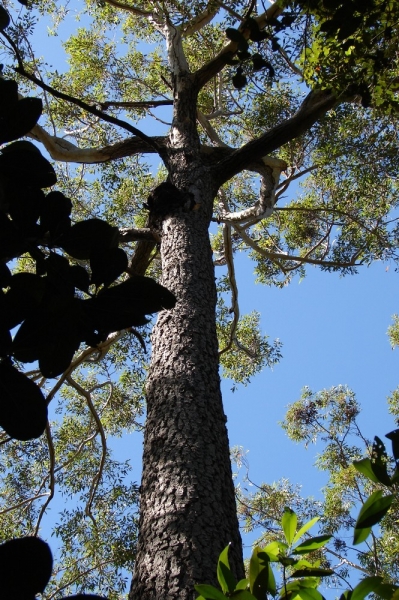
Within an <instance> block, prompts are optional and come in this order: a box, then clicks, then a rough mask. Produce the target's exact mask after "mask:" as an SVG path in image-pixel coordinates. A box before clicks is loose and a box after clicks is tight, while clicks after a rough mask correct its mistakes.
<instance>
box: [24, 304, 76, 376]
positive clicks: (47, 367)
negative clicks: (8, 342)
mask: <svg viewBox="0 0 399 600" xmlns="http://www.w3.org/2000/svg"><path fill="white" fill-rule="evenodd" d="M82 303H83V301H82V300H79V299H78V298H69V297H62V296H59V297H53V298H51V297H49V298H47V299H46V302H42V303H41V305H40V307H39V308H38V309H37V311H36V312H35V313H33V314H32V316H31V317H30V318H29V319H26V320H25V321H24V322H23V323H22V325H21V327H20V328H19V329H18V331H17V333H16V335H15V338H14V341H13V344H12V352H13V354H14V356H15V358H16V359H17V360H21V361H22V362H32V361H34V360H38V361H39V368H40V371H41V372H42V374H43V376H44V377H50V378H51V377H57V376H58V375H61V373H63V372H64V371H65V369H67V368H68V366H69V365H70V363H71V360H72V358H73V355H74V353H75V352H76V350H78V348H79V345H80V343H81V342H82V341H83V340H84V339H85V337H86V333H87V329H88V328H87V324H86V323H85V314H84V312H83V306H82Z"/></svg>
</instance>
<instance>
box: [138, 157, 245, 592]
mask: <svg viewBox="0 0 399 600" xmlns="http://www.w3.org/2000/svg"><path fill="white" fill-rule="evenodd" d="M177 162H178V163H179V166H180V174H177V175H176V176H175V178H174V182H175V183H179V182H180V183H181V184H182V185H184V188H185V189H186V190H187V189H188V188H190V185H189V181H188V176H189V175H190V177H189V178H190V179H191V182H192V184H191V190H194V191H195V196H196V202H198V200H200V202H201V206H200V208H199V210H191V211H189V212H184V211H181V212H180V213H179V212H178V213H177V214H174V215H173V216H170V215H168V217H167V218H165V219H164V220H163V222H162V227H161V231H162V233H161V235H162V238H161V239H162V243H161V255H162V283H163V285H165V286H166V287H168V288H169V289H170V290H171V291H173V292H174V293H175V295H176V297H177V305H176V307H175V309H174V310H173V311H167V312H163V313H161V314H160V316H159V318H158V322H157V324H156V326H155V329H154V332H153V336H152V342H153V348H152V360H151V368H150V372H149V376H148V383H147V421H146V430H145V440H144V455H143V465H144V466H143V476H142V484H141V505H140V509H141V513H140V534H139V543H138V553H137V560H136V565H135V572H134V578H133V583H132V589H131V594H130V598H131V600H133V599H134V600H139V599H140V600H149V599H151V600H163V599H165V600H166V599H168V600H171V599H174V598H176V600H177V599H179V600H184V599H190V600H192V599H193V598H195V595H196V594H195V592H194V588H193V584H194V583H212V582H213V583H214V582H215V573H216V565H217V557H218V555H219V553H220V552H221V550H222V549H223V548H224V546H226V545H227V544H228V543H230V542H231V543H232V547H231V550H230V556H231V564H232V566H233V568H234V570H235V573H236V576H237V577H239V578H241V577H243V572H242V569H243V568H242V548H241V538H240V534H239V529H238V521H237V515H236V505H235V496H234V487H233V482H232V473H231V465H230V457H229V444H228V436H227V430H226V417H225V415H224V412H223V406H222V399H221V393H220V379H219V374H218V346H217V338H216V326H215V305H216V288H215V274H214V267H213V261H212V250H211V248H210V243H209V233H208V228H209V221H210V214H211V205H212V200H213V195H214V190H212V189H210V188H211V182H210V177H209V173H208V175H207V173H206V172H205V170H204V169H203V168H202V169H200V170H201V171H202V175H199V173H198V172H197V173H196V176H194V177H193V175H195V174H194V171H195V168H194V169H193V168H192V167H193V165H192V164H191V168H187V167H190V165H187V166H186V168H183V169H181V167H184V164H183V163H184V157H180V158H179V159H178V160H177ZM196 182H197V183H196ZM198 182H202V183H201V187H202V189H200V188H199V185H198ZM199 194H201V196H202V197H201V198H199Z"/></svg>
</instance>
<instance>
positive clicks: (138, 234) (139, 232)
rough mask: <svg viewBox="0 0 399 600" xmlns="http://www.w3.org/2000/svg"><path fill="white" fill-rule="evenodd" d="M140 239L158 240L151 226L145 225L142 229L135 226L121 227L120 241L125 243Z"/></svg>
mask: <svg viewBox="0 0 399 600" xmlns="http://www.w3.org/2000/svg"><path fill="white" fill-rule="evenodd" d="M139 241H148V242H155V241H156V239H155V237H154V234H153V232H152V230H151V229H150V228H149V227H143V228H141V229H136V228H134V227H123V228H121V229H119V242H121V243H123V242H139Z"/></svg>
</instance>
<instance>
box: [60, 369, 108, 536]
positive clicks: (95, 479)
mask: <svg viewBox="0 0 399 600" xmlns="http://www.w3.org/2000/svg"><path fill="white" fill-rule="evenodd" d="M66 381H67V382H68V383H69V385H70V386H71V387H73V388H75V390H76V391H77V392H78V394H79V395H80V396H83V397H84V398H85V399H86V402H87V405H88V407H89V410H90V412H91V414H92V416H93V419H94V421H95V423H96V425H97V429H98V432H99V433H100V438H101V446H102V452H101V460H100V464H99V467H98V471H97V473H96V474H95V476H94V477H93V480H92V482H91V486H90V492H89V498H88V500H87V503H86V508H85V514H86V516H87V517H89V518H90V519H91V520H92V522H93V524H94V526H95V527H97V524H96V521H95V519H94V517H93V514H92V512H91V507H92V504H93V501H94V497H95V494H96V491H97V489H98V486H99V485H100V481H101V477H102V474H103V472H104V465H105V458H106V455H107V440H106V437H105V431H104V427H103V424H102V423H101V419H100V417H99V415H98V413H97V411H96V408H95V406H94V404H93V401H92V399H91V393H90V392H89V391H87V390H85V389H84V388H83V387H82V386H81V385H80V384H79V383H78V382H77V381H75V380H74V379H73V377H72V375H68V376H67V378H66ZM111 393H112V390H111Z"/></svg>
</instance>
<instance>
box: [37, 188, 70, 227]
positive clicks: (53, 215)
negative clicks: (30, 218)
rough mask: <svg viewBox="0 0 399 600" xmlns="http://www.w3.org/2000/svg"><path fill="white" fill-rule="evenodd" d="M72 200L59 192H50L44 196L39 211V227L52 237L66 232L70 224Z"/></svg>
mask: <svg viewBox="0 0 399 600" xmlns="http://www.w3.org/2000/svg"><path fill="white" fill-rule="evenodd" d="M71 211H72V202H71V201H70V199H69V198H67V197H66V196H64V194H62V193H61V192H57V191H55V192H50V193H49V194H47V196H46V197H45V198H44V201H43V203H42V209H41V213H40V227H41V230H42V232H43V233H47V232H49V233H50V235H51V238H52V239H57V237H59V236H60V235H62V234H63V233H66V232H67V231H68V229H69V228H70V226H71V220H70V214H71Z"/></svg>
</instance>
